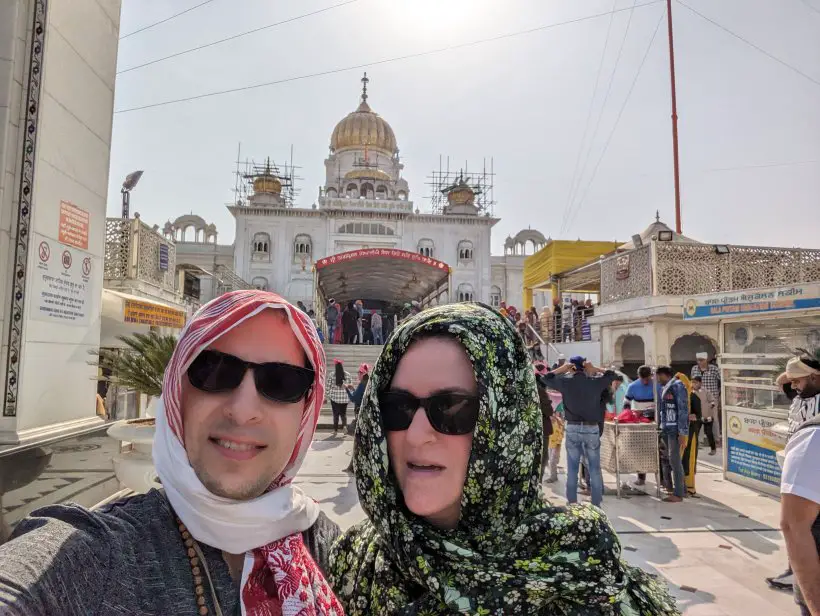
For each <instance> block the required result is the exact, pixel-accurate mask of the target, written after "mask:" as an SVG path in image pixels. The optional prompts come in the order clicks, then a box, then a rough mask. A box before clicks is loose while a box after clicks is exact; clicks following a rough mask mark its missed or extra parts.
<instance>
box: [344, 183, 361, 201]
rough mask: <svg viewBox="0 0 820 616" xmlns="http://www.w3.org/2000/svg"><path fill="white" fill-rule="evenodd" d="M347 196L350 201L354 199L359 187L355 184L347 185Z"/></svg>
mask: <svg viewBox="0 0 820 616" xmlns="http://www.w3.org/2000/svg"><path fill="white" fill-rule="evenodd" d="M347 196H348V197H350V198H351V199H356V198H357V197H358V196H359V187H358V186H356V185H355V184H348V185H347Z"/></svg>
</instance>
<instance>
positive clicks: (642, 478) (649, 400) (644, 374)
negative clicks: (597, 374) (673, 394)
mask: <svg viewBox="0 0 820 616" xmlns="http://www.w3.org/2000/svg"><path fill="white" fill-rule="evenodd" d="M624 409H631V410H633V411H635V412H636V413H638V414H640V415H642V416H643V417H646V418H647V419H651V420H652V421H655V390H654V387H653V385H652V368H650V367H649V366H641V367H640V368H638V379H637V380H636V381H632V382H631V383H630V384H629V387H627V388H626V396H625V397H624ZM635 485H638V486H642V485H646V473H638V480H637V481H636V482H635Z"/></svg>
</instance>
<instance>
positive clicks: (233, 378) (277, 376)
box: [188, 349, 314, 402]
mask: <svg viewBox="0 0 820 616" xmlns="http://www.w3.org/2000/svg"><path fill="white" fill-rule="evenodd" d="M248 368H250V369H252V370H253V380H254V383H256V391H258V392H259V395H260V396H262V397H263V398H267V399H268V400H272V401H274V402H298V401H299V400H301V399H302V398H304V397H305V395H306V394H307V392H308V390H309V389H310V387H311V385H313V380H314V372H313V370H312V369H310V368H302V367H301V366H293V365H291V364H281V363H279V362H270V363H266V364H255V363H253V362H250V361H245V360H244V359H240V358H239V357H235V356H234V355H228V354H227V353H221V352H219V351H211V350H207V349H206V350H204V351H202V352H201V353H200V354H199V355H197V357H196V359H195V360H194V361H193V363H192V364H191V366H190V367H189V368H188V380H189V381H190V382H191V385H193V386H194V387H196V388H197V389H199V390H201V391H206V392H208V393H211V394H217V393H223V392H226V391H232V390H234V389H236V388H237V387H239V384H240V383H241V382H242V379H243V378H245V372H247V371H248Z"/></svg>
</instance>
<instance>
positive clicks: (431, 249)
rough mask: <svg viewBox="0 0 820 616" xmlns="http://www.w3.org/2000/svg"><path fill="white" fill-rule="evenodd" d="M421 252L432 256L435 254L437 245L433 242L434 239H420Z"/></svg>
mask: <svg viewBox="0 0 820 616" xmlns="http://www.w3.org/2000/svg"><path fill="white" fill-rule="evenodd" d="M419 254H420V255H423V256H425V257H430V258H432V257H433V255H434V254H435V245H434V244H433V240H431V239H428V238H424V239H422V240H419Z"/></svg>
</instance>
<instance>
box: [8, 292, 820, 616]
mask: <svg viewBox="0 0 820 616" xmlns="http://www.w3.org/2000/svg"><path fill="white" fill-rule="evenodd" d="M348 308H350V307H348ZM353 310H355V303H354V308H353ZM508 312H509V311H508ZM516 329H517V328H516V327H515V326H514V325H513V323H510V317H509V313H508V314H507V315H506V316H505V315H503V314H502V313H500V312H499V311H497V310H494V309H491V308H488V307H486V306H483V305H480V304H472V303H459V304H450V305H445V306H438V307H435V308H431V309H428V310H426V311H424V312H421V313H419V314H415V315H412V316H410V317H409V318H406V319H405V320H404V321H403V322H402V323H401V324H400V325H399V327H398V328H397V329H396V331H395V332H394V333H393V335H392V336H390V337H389V339H388V340H387V342H386V344H385V346H384V348H383V349H382V351H381V354H380V356H379V359H378V361H377V362H376V364H375V365H373V366H372V367H371V366H367V365H362V366H360V369H359V380H358V384H357V386H356V387H354V385H353V383H352V381H351V377H350V374H349V373H348V372H347V371H346V370H345V368H344V365H343V364H341V363H340V362H336V363H335V365H334V367H333V369H332V370H326V365H325V354H324V351H323V349H322V346H321V343H320V340H319V335H318V332H317V330H316V328H315V326H314V324H313V321H312V320H311V319H310V318H309V317H308V316H307V314H306V313H305V312H303V311H301V310H299V309H298V308H296V307H294V306H291V305H290V304H288V303H287V302H286V301H285V300H283V299H282V298H280V297H279V296H277V295H275V294H273V293H270V292H266V291H258V290H248V291H237V292H233V293H228V294H225V295H223V296H221V297H219V298H217V299H215V300H213V301H211V302H209V303H208V304H206V305H205V306H203V307H202V308H201V309H200V310H199V311H198V312H197V313H196V314H195V315H194V317H193V318H192V320H191V321H190V322H189V323H188V325H187V326H186V328H185V329H184V330H183V332H182V334H181V337H180V339H179V341H178V344H177V346H176V349H175V351H174V353H173V356H172V358H171V360H170V362H169V364H168V366H167V368H166V372H165V378H164V380H163V388H162V396H161V398H160V403H159V405H158V408H157V418H156V422H157V423H156V438H155V442H154V447H153V452H154V462H155V467H156V471H157V474H158V476H159V479H160V481H161V484H162V489H161V490H152V491H151V492H149V493H147V494H142V495H136V496H132V497H129V498H125V499H122V500H119V501H115V502H112V503H109V504H107V505H105V506H103V507H101V508H98V509H95V510H93V511H91V510H87V509H83V508H81V507H78V506H75V505H53V506H49V507H45V508H42V509H39V510H37V511H35V512H34V513H33V514H32V515H31V516H29V517H28V518H25V519H24V520H22V521H21V522H20V523H19V524H18V525H17V527H16V528H15V529H14V531H13V534H12V536H11V538H10V540H9V541H7V542H6V543H5V544H3V545H0V613H3V614H12V615H15V616H17V615H21V616H22V615H28V614H56V613H59V614H64V615H66V616H73V615H78V616H79V615H86V614H115V613H116V614H124V613H141V614H165V613H173V614H191V615H194V614H199V615H200V616H207V615H208V614H223V613H224V614H236V613H240V612H241V613H248V614H262V613H264V614H306V615H309V614H313V615H334V616H340V615H342V614H348V615H351V616H365V615H368V616H369V615H374V614H375V615H385V616H390V615H398V614H428V615H441V616H445V615H451V614H486V615H488V616H490V615H492V616H502V615H519V616H523V615H537V614H543V615H551V614H579V615H580V614H602V615H609V616H631V615H636V614H652V615H653V616H666V615H677V614H680V612H679V610H678V608H677V606H676V603H675V601H674V599H673V598H672V596H671V595H670V593H669V591H668V588H667V587H666V584H665V583H664V582H663V581H661V580H660V579H659V578H658V577H656V576H654V575H650V574H648V573H646V572H644V571H643V570H641V569H640V568H638V567H634V566H631V565H629V564H627V563H626V562H625V561H623V560H622V559H621V549H620V542H619V541H618V538H617V535H616V533H615V531H614V530H613V528H612V526H611V525H610V523H609V521H608V519H607V517H606V515H605V514H604V513H603V511H602V510H601V509H600V508H599V507H596V506H595V505H598V506H600V505H601V504H602V500H603V478H602V472H601V464H600V449H601V430H602V425H603V421H604V417H605V413H606V411H607V408H608V407H609V408H610V409H612V408H613V407H616V404H615V402H616V397H615V395H614V394H615V391H616V390H617V389H618V387H619V380H620V377H619V375H618V374H617V373H616V372H614V371H612V370H606V369H603V368H599V367H596V366H594V365H592V364H591V363H590V362H588V361H586V360H585V359H584V358H583V357H572V358H570V360H569V361H568V362H563V363H562V365H560V366H557V367H555V369H552V370H549V369H547V367H546V366H545V365H544V364H543V363H536V364H535V365H534V364H533V362H532V359H531V357H530V355H529V353H528V351H527V347H526V345H525V343H524V340H522V338H521V336H520V335H519V333H518V332H517V331H516ZM703 370H705V371H706V372H708V367H706V368H704V369H702V370H701V371H703ZM639 376H640V378H639V380H638V381H636V383H639V384H640V385H634V384H633V385H631V386H630V387H629V388H628V389H627V394H626V396H625V398H624V402H625V404H626V405H628V407H629V408H628V410H630V411H632V408H631V407H632V406H633V405H634V410H635V412H637V413H641V414H645V415H646V416H649V415H650V413H651V415H652V417H653V418H654V419H655V420H656V421H657V422H658V425H659V429H660V434H661V439H662V442H663V443H664V446H665V448H666V450H667V453H666V457H667V460H666V464H667V465H668V469H667V470H666V471H665V472H666V476H667V477H668V478H669V479H670V481H671V485H670V486H669V487H670V488H671V490H670V491H671V494H670V496H669V497H668V498H667V500H668V501H670V502H679V501H680V499H681V498H683V496H684V494H685V492H686V488H687V487H688V483H687V482H686V477H687V473H686V467H688V466H691V462H689V461H688V460H687V457H686V456H687V455H690V456H691V455H692V442H693V434H694V435H695V438H696V435H697V432H698V430H699V429H700V426H701V425H702V424H703V423H706V422H705V421H704V416H705V415H704V411H703V401H704V400H705V401H706V403H707V404H711V403H714V398H713V397H710V396H709V395H707V394H708V390H707V391H704V390H706V382H707V379H706V378H705V375H704V374H701V373H698V374H695V375H694V376H693V378H692V379H691V383H690V379H689V378H688V377H686V376H685V375H683V374H681V373H677V374H673V371H672V370H671V369H670V368H668V367H658V368H657V369H656V370H655V374H654V375H653V374H652V371H651V370H650V371H649V372H648V373H647V372H646V370H645V369H644V368H642V369H641V371H640V372H639ZM655 382H657V388H656V385H655ZM778 383H779V384H780V385H781V386H782V387H783V388H784V391H786V392H791V393H792V394H793V396H794V398H795V400H796V402H795V409H796V410H795V413H797V415H796V417H795V429H794V434H793V436H792V437H791V440H790V442H789V445H788V447H787V449H786V462H785V466H784V473H783V477H784V483H783V495H784V498H783V520H784V522H783V524H784V527H783V528H784V535H785V537H786V543H787V547H788V552H789V557H790V560H791V565H792V567H793V569H794V572H795V575H796V578H797V585H798V586H799V589H800V592H799V593H798V597H799V599H798V600H799V602H800V605H801V609H802V610H803V614H804V615H806V614H809V615H813V616H817V614H820V612H819V611H818V608H820V602H819V599H820V593H818V581H820V572H819V571H818V567H820V559H818V551H817V549H818V546H820V532H818V530H820V496H818V494H820V484H819V483H818V481H819V480H818V477H819V476H820V474H818V473H817V469H818V468H820V457H819V456H818V452H819V451H820V440H818V439H820V416H818V415H817V403H818V400H820V363H818V362H816V361H813V360H811V359H807V358H795V359H794V360H792V361H790V362H789V365H788V367H787V370H786V373H785V374H784V376H783V377H782V378H781V379H779V380H778ZM647 387H649V389H650V391H651V392H652V394H651V399H652V400H653V401H654V402H655V403H656V408H651V407H650V406H649V402H650V395H649V394H648V393H647V391H646V388H647ZM548 389H549V390H554V391H555V392H559V393H560V394H561V398H560V399H561V402H560V404H558V405H557V408H555V409H553V408H552V406H553V403H552V398H551V396H550V395H549V392H548V391H547V390H548ZM701 391H704V393H703V395H702V396H701V394H700V392H701ZM326 396H327V397H328V398H329V399H330V401H331V402H332V404H333V414H334V424H335V427H336V429H337V431H338V430H339V429H345V428H346V427H347V417H346V410H347V404H348V403H349V402H353V403H354V404H355V405H357V407H358V410H357V412H356V413H355V423H356V426H355V435H356V439H355V446H354V449H353V456H352V469H351V470H352V471H353V472H354V473H355V476H356V488H357V491H358V496H359V501H360V503H361V506H362V509H363V510H364V513H365V514H366V518H365V519H364V521H362V522H361V523H359V524H356V525H354V526H353V527H351V528H349V529H347V530H345V531H342V530H341V529H340V528H339V527H338V526H337V525H336V524H334V523H333V522H332V521H330V519H329V518H327V516H326V515H325V514H324V513H323V512H322V511H321V507H320V505H319V504H318V503H316V502H315V501H314V500H313V499H311V498H309V497H308V496H307V495H305V494H304V493H303V492H302V490H301V489H300V488H299V487H298V486H297V485H295V484H294V483H293V481H294V478H295V476H296V474H297V473H298V471H299V468H300V466H301V464H302V461H303V460H304V458H305V455H306V453H307V451H308V449H309V446H310V443H311V441H312V438H313V435H314V432H315V429H316V424H317V421H318V416H319V409H320V407H321V406H322V404H323V402H324V400H325V398H326ZM710 400H711V402H710ZM695 401H697V402H695ZM812 404H814V406H813V407H812ZM810 407H811V408H813V409H814V410H813V412H812V411H811V410H810ZM655 411H657V413H656V412H655ZM801 413H802V415H800V414H801ZM810 413H812V414H811V416H810ZM562 438H563V440H564V441H565V447H566V454H567V482H566V483H567V500H568V505H567V506H554V505H552V504H551V503H550V502H549V501H548V500H547V499H546V498H545V496H544V492H543V488H542V481H543V480H544V475H545V472H546V471H547V470H548V471H549V475H548V477H547V479H548V480H552V479H554V478H557V465H558V458H559V456H560V453H561V452H560V449H561V439H562ZM545 450H546V451H545ZM695 450H696V448H695ZM690 460H691V458H690ZM582 462H583V463H584V465H585V466H586V467H587V470H586V474H587V475H588V480H587V481H588V485H589V487H590V490H591V497H592V505H588V504H580V503H578V497H577V490H578V478H579V476H583V475H584V474H585V473H584V471H582V469H581V467H582ZM693 485H694V484H692V486H693ZM579 555H580V556H581V557H580V558H579Z"/></svg>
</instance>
